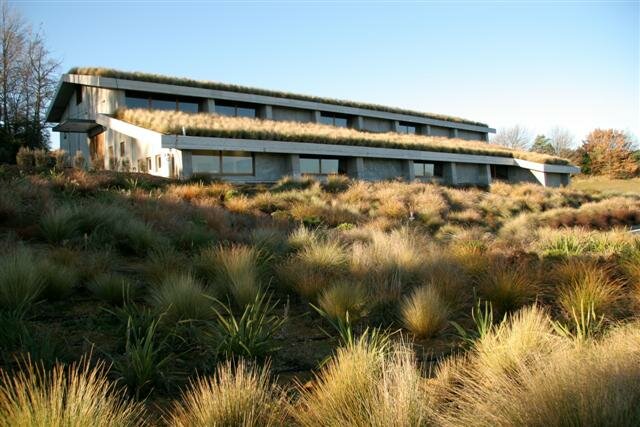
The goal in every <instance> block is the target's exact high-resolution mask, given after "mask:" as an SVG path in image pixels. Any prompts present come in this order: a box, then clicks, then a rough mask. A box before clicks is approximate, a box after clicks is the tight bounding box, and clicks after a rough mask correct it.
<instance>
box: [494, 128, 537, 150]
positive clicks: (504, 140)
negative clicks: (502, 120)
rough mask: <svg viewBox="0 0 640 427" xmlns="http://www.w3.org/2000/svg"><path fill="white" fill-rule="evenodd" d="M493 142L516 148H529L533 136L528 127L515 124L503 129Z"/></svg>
mask: <svg viewBox="0 0 640 427" xmlns="http://www.w3.org/2000/svg"><path fill="white" fill-rule="evenodd" d="M491 142H492V143H493V144H498V145H502V146H504V147H507V148H512V149H515V150H527V149H528V148H529V145H530V144H531V136H530V135H529V131H528V130H527V129H526V128H524V127H522V126H520V125H515V126H512V127H509V128H503V129H501V130H500V132H498V133H497V134H496V136H494V137H493V138H492V139H491Z"/></svg>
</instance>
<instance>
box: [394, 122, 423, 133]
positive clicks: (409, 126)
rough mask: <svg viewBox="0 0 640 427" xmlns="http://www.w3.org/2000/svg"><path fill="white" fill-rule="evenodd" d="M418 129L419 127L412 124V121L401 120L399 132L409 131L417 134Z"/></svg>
mask: <svg viewBox="0 0 640 427" xmlns="http://www.w3.org/2000/svg"><path fill="white" fill-rule="evenodd" d="M417 129H418V128H417V126H416V125H412V124H411V123H403V122H400V124H399V125H398V132H399V133H407V134H410V135H415V134H416V133H417Z"/></svg>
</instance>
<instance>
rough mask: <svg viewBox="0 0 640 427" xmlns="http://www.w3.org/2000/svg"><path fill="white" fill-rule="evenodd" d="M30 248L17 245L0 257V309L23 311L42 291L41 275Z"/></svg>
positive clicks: (42, 281)
mask: <svg viewBox="0 0 640 427" xmlns="http://www.w3.org/2000/svg"><path fill="white" fill-rule="evenodd" d="M37 266H38V261H37V260H36V258H35V257H34V255H33V254H32V253H31V251H30V250H28V249H26V248H23V247H19V248H17V249H15V250H13V251H12V252H11V253H8V254H6V255H4V256H2V257H1V258H0V310H2V311H19V312H24V311H26V310H28V309H29V307H30V306H31V304H32V303H34V302H35V301H36V300H37V299H38V298H39V297H40V294H41V293H42V290H43V288H44V280H43V277H42V276H41V275H40V273H39V268H37Z"/></svg>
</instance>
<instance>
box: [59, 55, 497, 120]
mask: <svg viewBox="0 0 640 427" xmlns="http://www.w3.org/2000/svg"><path fill="white" fill-rule="evenodd" d="M69 74H80V75H90V76H102V77H112V78H116V79H124V80H138V81H145V82H151V83H163V84H170V85H177V86H189V87H197V88H203V89H214V90H226V91H229V92H239V93H251V94H257V95H265V96H275V97H278V98H288V99H299V100H302V101H313V102H322V103H327V104H335V105H342V106H345V107H354V108H364V109H367V110H375V111H385V112H388V113H397V114H408V115H412V116H418V117H425V118H428V119H437V120H447V121H450V122H457V123H466V124H470V125H477V126H487V124H486V123H481V122H475V121H472V120H467V119H463V118H460V117H454V116H447V115H443V114H435V113H425V112H420V111H413V110H407V109H404V108H397V107H388V106H385V105H378V104H369V103H365V102H357V101H347V100H342V99H332V98H323V97H320V96H312V95H301V94H297V93H289V92H280V91H277V90H269V89H259V88H254V87H248V86H240V85H234V84H228V83H219V82H212V81H203V80H193V79H188V78H183V77H171V76H164V75H160V74H150V73H140V72H133V71H120V70H114V69H111V68H99V67H75V68H72V69H70V70H69Z"/></svg>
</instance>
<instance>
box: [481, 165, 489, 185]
mask: <svg viewBox="0 0 640 427" xmlns="http://www.w3.org/2000/svg"><path fill="white" fill-rule="evenodd" d="M479 167H480V185H486V186H487V187H488V186H490V185H491V165H480V166H479Z"/></svg>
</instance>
